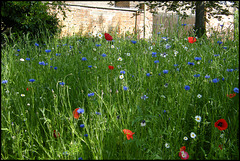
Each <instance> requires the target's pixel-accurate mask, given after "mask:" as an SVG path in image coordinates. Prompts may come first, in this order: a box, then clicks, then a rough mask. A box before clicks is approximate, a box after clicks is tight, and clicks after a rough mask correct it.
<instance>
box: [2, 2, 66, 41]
mask: <svg viewBox="0 0 240 161" xmlns="http://www.w3.org/2000/svg"><path fill="white" fill-rule="evenodd" d="M61 5H63V7H61ZM50 9H53V10H55V11H59V10H60V11H62V12H63V14H64V18H65V17H66V15H65V11H64V9H65V3H64V2H52V3H51V5H50V3H49V2H48V1H46V2H41V1H1V40H2V42H1V43H3V41H5V40H4V39H3V35H4V34H6V35H8V36H9V35H10V33H11V34H13V36H14V38H18V37H22V35H23V34H27V33H29V36H30V38H35V37H36V36H37V37H41V36H43V34H44V35H45V34H46V32H48V33H49V34H52V35H54V34H57V33H59V32H60V29H61V27H62V26H61V25H59V19H58V18H57V13H58V12H49V10H50ZM9 30H10V31H9Z"/></svg>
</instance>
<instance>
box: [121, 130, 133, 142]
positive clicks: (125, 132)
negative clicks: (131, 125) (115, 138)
mask: <svg viewBox="0 0 240 161" xmlns="http://www.w3.org/2000/svg"><path fill="white" fill-rule="evenodd" d="M123 132H124V134H127V139H128V140H130V138H132V140H133V136H132V135H133V134H135V133H133V132H132V131H131V130H128V129H123Z"/></svg>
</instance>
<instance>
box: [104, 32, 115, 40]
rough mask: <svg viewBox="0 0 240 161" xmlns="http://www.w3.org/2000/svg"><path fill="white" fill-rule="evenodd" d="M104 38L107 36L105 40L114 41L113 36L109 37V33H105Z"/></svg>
mask: <svg viewBox="0 0 240 161" xmlns="http://www.w3.org/2000/svg"><path fill="white" fill-rule="evenodd" d="M104 36H105V39H106V40H108V41H112V39H113V38H112V36H111V35H109V34H108V33H105V34H104Z"/></svg>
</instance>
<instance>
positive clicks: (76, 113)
mask: <svg viewBox="0 0 240 161" xmlns="http://www.w3.org/2000/svg"><path fill="white" fill-rule="evenodd" d="M78 109H80V108H76V109H75V110H74V111H73V117H74V118H75V119H78V118H79V117H80V116H81V114H80V113H78V112H77V110H78Z"/></svg>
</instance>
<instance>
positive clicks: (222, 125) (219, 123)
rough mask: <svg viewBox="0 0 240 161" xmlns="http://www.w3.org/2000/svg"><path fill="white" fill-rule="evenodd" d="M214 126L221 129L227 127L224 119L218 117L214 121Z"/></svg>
mask: <svg viewBox="0 0 240 161" xmlns="http://www.w3.org/2000/svg"><path fill="white" fill-rule="evenodd" d="M214 126H215V127H217V128H218V130H221V131H222V130H226V129H227V127H228V124H227V122H226V120H224V119H220V120H218V121H217V122H215V124H214Z"/></svg>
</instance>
